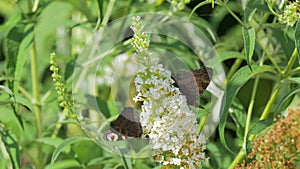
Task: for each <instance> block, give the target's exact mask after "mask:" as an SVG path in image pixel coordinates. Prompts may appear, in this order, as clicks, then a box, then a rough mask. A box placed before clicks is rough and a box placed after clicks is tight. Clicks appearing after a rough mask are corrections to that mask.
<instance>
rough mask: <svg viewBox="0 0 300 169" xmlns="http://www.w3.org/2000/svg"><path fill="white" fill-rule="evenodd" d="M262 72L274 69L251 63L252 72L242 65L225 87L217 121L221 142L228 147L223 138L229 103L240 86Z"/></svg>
mask: <svg viewBox="0 0 300 169" xmlns="http://www.w3.org/2000/svg"><path fill="white" fill-rule="evenodd" d="M264 72H274V73H275V71H274V69H273V68H272V67H271V66H266V65H264V66H259V65H252V72H251V71H250V69H249V67H247V66H244V67H242V68H241V69H240V70H239V71H237V72H236V73H235V74H234V76H233V77H232V79H231V80H230V82H229V83H228V85H227V87H226V92H225V94H224V96H223V101H222V111H221V119H220V123H219V134H220V140H221V143H222V144H223V145H224V146H225V147H226V148H227V149H228V150H230V149H229V148H228V146H227V144H226V140H225V125H226V121H227V116H228V110H229V108H230V107H231V104H232V102H233V100H234V98H235V97H236V95H237V93H238V91H239V90H240V88H241V87H242V86H243V85H244V84H245V83H246V82H247V81H248V80H249V79H250V78H251V77H253V76H255V75H257V74H261V73H264Z"/></svg>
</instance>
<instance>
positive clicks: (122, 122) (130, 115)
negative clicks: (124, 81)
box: [110, 107, 143, 138]
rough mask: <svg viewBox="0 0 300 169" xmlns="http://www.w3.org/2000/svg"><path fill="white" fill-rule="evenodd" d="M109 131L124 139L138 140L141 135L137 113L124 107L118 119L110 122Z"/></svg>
mask: <svg viewBox="0 0 300 169" xmlns="http://www.w3.org/2000/svg"><path fill="white" fill-rule="evenodd" d="M110 127H111V130H112V131H113V132H118V133H120V134H122V135H124V136H125V137H135V138H140V137H141V136H142V134H143V130H142V126H141V123H140V119H139V115H138V113H137V112H136V111H135V110H134V109H133V108H131V107H126V108H125V109H124V110H123V111H122V112H121V114H120V115H119V116H118V118H117V119H116V120H115V121H113V122H111V124H110Z"/></svg>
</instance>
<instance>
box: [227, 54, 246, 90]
mask: <svg viewBox="0 0 300 169" xmlns="http://www.w3.org/2000/svg"><path fill="white" fill-rule="evenodd" d="M242 61H243V59H236V60H235V62H234V63H233V65H232V66H231V68H230V70H229V72H228V75H227V79H226V85H227V84H228V83H229V81H230V80H231V78H232V76H233V75H234V73H235V72H236V71H237V70H238V68H239V67H240V65H241V63H242Z"/></svg>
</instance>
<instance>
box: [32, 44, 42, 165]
mask: <svg viewBox="0 0 300 169" xmlns="http://www.w3.org/2000/svg"><path fill="white" fill-rule="evenodd" d="M37 72H38V70H37V54H36V43H35V40H33V43H32V53H31V77H32V92H33V98H34V99H33V101H32V102H33V105H34V107H33V111H34V114H35V118H36V124H37V132H38V133H37V138H41V137H42V119H41V109H40V93H39V84H38V83H39V81H38V73H37ZM37 144H38V161H39V166H36V167H37V169H42V168H44V167H43V165H44V164H43V152H42V144H41V143H37Z"/></svg>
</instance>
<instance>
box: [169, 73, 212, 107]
mask: <svg viewBox="0 0 300 169" xmlns="http://www.w3.org/2000/svg"><path fill="white" fill-rule="evenodd" d="M212 74H213V70H212V69H211V68H208V67H205V68H201V69H197V70H192V71H181V72H178V73H175V74H172V79H173V80H174V81H175V82H174V84H173V85H174V86H175V87H178V88H179V91H180V92H181V93H182V94H183V95H185V96H186V99H187V104H188V105H191V106H195V107H199V98H200V96H201V95H202V94H203V93H204V91H205V89H206V88H207V87H208V85H209V83H210V81H211V77H212Z"/></svg>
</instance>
